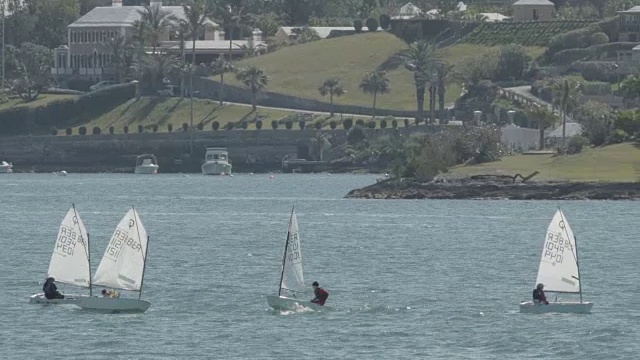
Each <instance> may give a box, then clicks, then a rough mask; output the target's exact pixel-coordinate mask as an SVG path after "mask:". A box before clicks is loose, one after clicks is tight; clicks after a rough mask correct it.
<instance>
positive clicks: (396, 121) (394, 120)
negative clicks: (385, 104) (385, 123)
mask: <svg viewBox="0 0 640 360" xmlns="http://www.w3.org/2000/svg"><path fill="white" fill-rule="evenodd" d="M391 127H392V128H394V129H397V128H398V120H396V119H393V120H391Z"/></svg>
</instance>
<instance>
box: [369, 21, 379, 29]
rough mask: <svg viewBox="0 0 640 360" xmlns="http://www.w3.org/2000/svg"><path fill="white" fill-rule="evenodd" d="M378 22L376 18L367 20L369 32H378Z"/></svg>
mask: <svg viewBox="0 0 640 360" xmlns="http://www.w3.org/2000/svg"><path fill="white" fill-rule="evenodd" d="M378 26H379V24H378V20H376V19H374V18H368V19H367V29H368V30H369V31H378Z"/></svg>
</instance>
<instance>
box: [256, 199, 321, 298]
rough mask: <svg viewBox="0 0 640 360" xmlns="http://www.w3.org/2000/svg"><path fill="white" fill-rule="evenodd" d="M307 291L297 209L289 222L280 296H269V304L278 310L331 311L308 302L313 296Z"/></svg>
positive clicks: (292, 212)
mask: <svg viewBox="0 0 640 360" xmlns="http://www.w3.org/2000/svg"><path fill="white" fill-rule="evenodd" d="M307 289H308V288H307V286H306V285H305V283H304V276H303V273H302V252H301V250H300V236H299V234H298V219H297V217H296V213H295V209H293V210H291V219H290V220H289V231H288V232H287V240H286V241H285V244H284V256H283V259H282V273H281V275H280V286H279V288H278V295H277V296H276V295H268V296H267V303H269V306H271V307H272V308H274V309H276V310H292V311H295V310H298V309H300V308H310V309H313V310H329V309H330V307H328V306H326V305H318V304H315V303H312V302H310V301H309V300H306V298H308V297H309V296H311V295H309V293H308V291H307ZM283 293H288V294H290V296H284V295H283ZM297 295H301V296H304V297H305V300H301V299H297V298H296V296H297Z"/></svg>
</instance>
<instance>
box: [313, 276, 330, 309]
mask: <svg viewBox="0 0 640 360" xmlns="http://www.w3.org/2000/svg"><path fill="white" fill-rule="evenodd" d="M312 285H313V294H314V295H315V296H316V297H315V298H313V300H311V302H312V303H314V304H318V305H324V303H325V302H326V301H327V299H328V298H329V293H328V292H327V290H325V289H323V288H321V287H320V284H318V282H317V281H314V282H313V284H312Z"/></svg>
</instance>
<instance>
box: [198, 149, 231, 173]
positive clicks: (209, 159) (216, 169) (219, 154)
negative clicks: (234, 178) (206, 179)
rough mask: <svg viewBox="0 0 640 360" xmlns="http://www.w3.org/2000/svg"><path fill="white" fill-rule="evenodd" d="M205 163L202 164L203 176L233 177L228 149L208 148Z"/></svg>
mask: <svg viewBox="0 0 640 360" xmlns="http://www.w3.org/2000/svg"><path fill="white" fill-rule="evenodd" d="M204 161H205V162H204V164H202V174H203V175H231V163H230V162H229V152H227V149H226V148H216V147H210V148H207V154H206V155H205V160H204Z"/></svg>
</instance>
